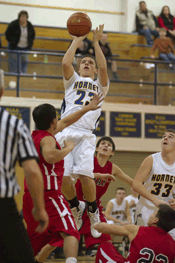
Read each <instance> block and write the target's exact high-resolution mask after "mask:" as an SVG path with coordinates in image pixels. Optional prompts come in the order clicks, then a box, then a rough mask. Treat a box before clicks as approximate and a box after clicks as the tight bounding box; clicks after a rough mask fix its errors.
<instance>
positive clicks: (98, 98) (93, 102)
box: [86, 93, 104, 110]
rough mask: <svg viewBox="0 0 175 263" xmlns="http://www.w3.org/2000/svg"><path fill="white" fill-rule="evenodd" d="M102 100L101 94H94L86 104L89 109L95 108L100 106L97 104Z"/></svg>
mask: <svg viewBox="0 0 175 263" xmlns="http://www.w3.org/2000/svg"><path fill="white" fill-rule="evenodd" d="M103 100H104V97H103V94H100V93H98V94H94V96H93V99H92V100H91V102H90V103H89V104H88V105H87V106H86V107H88V108H89V110H96V109H99V108H101V106H99V104H100V103H101V102H102V101H103Z"/></svg>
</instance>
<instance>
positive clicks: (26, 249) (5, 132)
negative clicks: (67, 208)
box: [0, 70, 48, 263]
mask: <svg viewBox="0 0 175 263" xmlns="http://www.w3.org/2000/svg"><path fill="white" fill-rule="evenodd" d="M3 87H4V74H3V70H0V98H1V96H2V93H3ZM17 160H18V161H19V163H20V165H21V166H22V167H23V169H24V172H25V176H26V181H27V184H28V188H29V191H30V194H31V196H32V199H33V204H34V209H33V216H34V218H35V220H36V221H39V224H38V227H37V229H36V231H37V232H39V233H42V232H43V231H44V230H45V229H46V228H47V226H48V215H47V213H46V211H45V208H44V197H43V192H44V191H43V188H44V187H43V179H42V174H41V172H40V169H39V166H38V164H37V162H36V161H37V160H38V154H37V152H36V150H35V146H34V144H33V141H32V138H31V136H30V133H29V131H28V129H27V127H26V125H25V124H24V122H23V121H22V120H19V119H18V118H16V117H15V116H13V115H10V114H9V113H8V112H7V111H6V110H4V109H2V108H1V107H0V263H34V257H33V251H32V247H31V245H30V241H29V239H28V236H27V232H26V230H25V227H24V225H23V222H22V218H21V216H20V215H19V213H18V210H17V207H16V203H15V201H14V196H15V195H16V194H17V193H18V192H19V190H20V188H19V185H18V183H17V179H16V176H15V164H16V161H17Z"/></svg>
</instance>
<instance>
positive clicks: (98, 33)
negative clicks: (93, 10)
mask: <svg viewBox="0 0 175 263" xmlns="http://www.w3.org/2000/svg"><path fill="white" fill-rule="evenodd" d="M103 28H104V24H103V25H99V28H98V27H96V29H95V30H93V34H94V35H93V41H94V42H98V41H99V40H100V39H101V37H102V34H103Z"/></svg>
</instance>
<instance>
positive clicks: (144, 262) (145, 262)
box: [137, 247, 169, 263]
mask: <svg viewBox="0 0 175 263" xmlns="http://www.w3.org/2000/svg"><path fill="white" fill-rule="evenodd" d="M140 254H141V255H144V256H146V257H147V258H143V257H142V258H139V259H138V260H137V263H153V262H154V259H155V254H154V251H153V250H152V249H149V248H147V247H145V248H143V249H142V250H141V251H140ZM156 260H157V261H158V262H161V263H169V260H168V257H167V256H165V255H163V254H159V255H157V256H156Z"/></svg>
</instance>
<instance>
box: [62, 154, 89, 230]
mask: <svg viewBox="0 0 175 263" xmlns="http://www.w3.org/2000/svg"><path fill="white" fill-rule="evenodd" d="M64 167H65V168H64V176H63V183H62V192H63V194H64V196H65V197H66V199H67V201H68V202H69V205H70V208H71V212H72V214H73V217H74V220H75V223H76V226H77V229H78V230H79V229H80V228H81V226H82V223H83V222H82V215H83V213H84V211H85V208H86V204H85V202H82V201H79V200H78V198H77V194H76V190H75V187H74V183H73V180H72V176H71V173H72V171H73V155H72V153H69V154H68V155H67V156H66V157H65V158H64Z"/></svg>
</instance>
